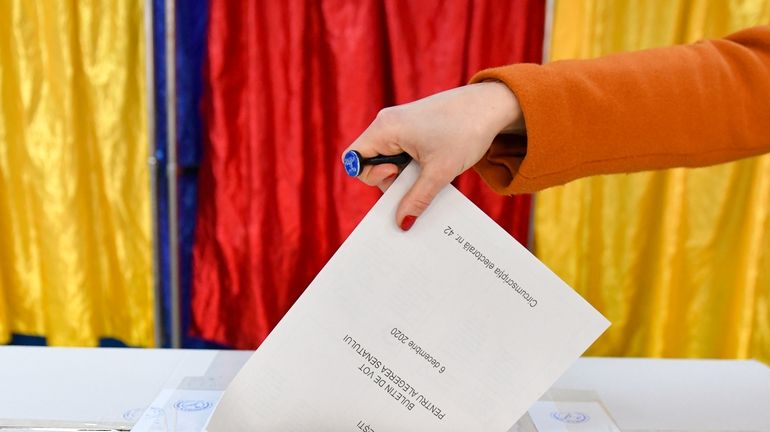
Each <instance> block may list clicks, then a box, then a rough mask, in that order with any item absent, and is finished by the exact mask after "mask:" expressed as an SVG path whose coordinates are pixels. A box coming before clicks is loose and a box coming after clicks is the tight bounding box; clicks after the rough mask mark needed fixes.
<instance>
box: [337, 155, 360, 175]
mask: <svg viewBox="0 0 770 432" xmlns="http://www.w3.org/2000/svg"><path fill="white" fill-rule="evenodd" d="M342 164H343V165H345V172H347V173H348V175H349V176H351V177H358V175H359V174H361V155H360V154H359V153H358V152H357V151H355V150H350V151H349V152H347V153H345V157H344V158H343V159H342Z"/></svg>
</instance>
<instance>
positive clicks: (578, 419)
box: [551, 411, 591, 424]
mask: <svg viewBox="0 0 770 432" xmlns="http://www.w3.org/2000/svg"><path fill="white" fill-rule="evenodd" d="M551 418H552V419H554V420H556V421H560V422H562V423H570V424H579V423H586V422H588V421H589V420H591V417H589V416H588V414H586V413H582V412H579V411H554V412H552V413H551Z"/></svg>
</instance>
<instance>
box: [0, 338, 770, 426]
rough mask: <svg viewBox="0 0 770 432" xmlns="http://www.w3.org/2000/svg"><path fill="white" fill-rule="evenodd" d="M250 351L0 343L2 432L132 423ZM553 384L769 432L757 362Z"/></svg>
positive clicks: (682, 417) (637, 416) (226, 370)
mask: <svg viewBox="0 0 770 432" xmlns="http://www.w3.org/2000/svg"><path fill="white" fill-rule="evenodd" d="M249 355H250V352H248V351H214V350H153V349H127V348H93V349H89V348H44V347H0V430H2V426H4V425H9V424H16V425H18V424H24V423H25V422H28V421H30V420H33V421H35V422H36V423H35V424H38V425H43V424H46V422H51V423H56V424H77V423H79V424H96V425H110V426H112V427H127V426H130V425H131V424H133V422H134V421H136V419H137V418H138V416H139V415H140V414H141V410H142V409H143V408H144V407H147V406H148V405H149V404H150V403H151V402H152V401H153V399H154V398H155V397H156V396H157V395H158V393H159V392H160V391H161V390H163V389H164V388H175V387H176V386H177V385H179V383H180V382H182V380H184V379H185V377H201V376H206V377H209V378H211V377H212V376H216V377H218V379H219V381H220V382H223V380H224V381H227V380H229V379H231V378H232V376H233V375H234V374H235V373H236V372H237V370H238V369H239V368H240V366H241V365H242V364H243V363H244V362H245V361H246V359H247V358H248V356H249ZM212 365H216V366H212ZM211 379H212V380H213V378H211ZM553 388H554V389H573V390H586V391H593V392H595V393H596V394H597V395H598V396H599V398H600V399H601V401H602V402H603V403H604V405H605V406H606V408H607V409H608V411H609V412H610V414H611V415H612V416H613V418H614V419H615V421H616V422H617V423H618V426H620V428H621V429H622V430H624V431H653V430H655V431H658V430H660V431H765V432H770V368H768V367H767V366H765V365H763V364H761V363H759V362H755V361H738V360H657V359H617V358H581V359H579V360H578V361H577V362H576V363H575V364H574V366H573V367H572V368H571V369H569V370H568V371H567V372H566V373H565V374H564V375H563V376H562V377H561V378H560V379H559V381H557V383H556V384H555V385H554V386H553Z"/></svg>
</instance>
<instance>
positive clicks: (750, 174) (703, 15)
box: [535, 0, 770, 361]
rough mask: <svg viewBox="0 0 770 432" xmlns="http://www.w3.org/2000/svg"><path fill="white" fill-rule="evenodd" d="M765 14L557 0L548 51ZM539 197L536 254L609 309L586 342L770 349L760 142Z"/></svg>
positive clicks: (769, 246) (766, 14)
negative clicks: (607, 323) (744, 151)
mask: <svg viewBox="0 0 770 432" xmlns="http://www.w3.org/2000/svg"><path fill="white" fill-rule="evenodd" d="M763 23H765V24H767V23H770V1H767V0H761V1H760V0H746V1H738V0H735V1H711V0H700V1H687V0H677V1H674V0H656V1H643V2H641V1H632V0H629V1H618V0H581V1H571V0H558V1H557V3H556V6H555V11H554V24H553V35H552V44H551V47H550V48H551V51H550V52H551V60H558V59H566V58H590V57H597V56H601V55H604V54H608V53H611V52H618V51H630V50H637V49H642V48H649V47H656V46H666V45H672V44H679V43H687V42H693V41H696V40H698V39H702V38H713V37H721V36H724V35H726V34H728V33H730V32H733V31H736V30H740V29H741V28H745V27H750V26H754V25H757V24H763ZM628 103H633V101H628ZM596 121H601V119H596ZM536 200H537V201H536V210H535V245H536V250H537V254H538V255H539V256H540V258H541V259H543V261H545V262H546V264H547V265H548V266H549V267H551V268H552V269H553V270H554V271H555V272H556V273H557V274H559V275H560V276H561V277H562V278H564V279H565V280H566V281H567V282H568V283H570V284H571V285H572V286H573V287H575V289H577V290H578V291H579V292H580V293H581V294H582V295H583V296H584V297H586V299H587V300H588V301H590V302H591V303H593V304H594V305H595V306H596V307H597V308H598V309H599V310H601V311H602V312H603V313H604V314H605V315H606V316H607V317H608V318H609V319H610V320H611V321H612V323H613V325H612V327H611V328H610V330H608V332H607V333H606V334H605V335H604V336H602V338H601V339H599V340H598V341H597V342H596V343H595V344H594V346H593V347H592V348H591V349H590V350H589V352H588V354H591V355H612V356H651V357H716V358H752V357H754V358H759V359H762V360H764V361H770V272H768V270H769V269H770V156H763V157H759V158H753V159H748V160H743V161H739V162H735V163H730V164H723V165H719V166H714V167H709V168H699V169H689V170H688V169H673V170H668V171H658V172H648V173H639V174H632V175H613V176H599V177H594V178H588V179H583V180H579V181H575V182H572V183H570V184H568V185H566V186H563V187H557V188H553V189H551V190H547V191H544V192H542V193H540V194H538V195H537V198H536Z"/></svg>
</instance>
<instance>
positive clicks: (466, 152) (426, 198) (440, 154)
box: [343, 82, 524, 231]
mask: <svg viewBox="0 0 770 432" xmlns="http://www.w3.org/2000/svg"><path fill="white" fill-rule="evenodd" d="M501 132H513V133H523V132H524V119H523V116H522V113H521V108H520V107H519V103H518V101H517V100H516V97H515V96H514V95H513V93H512V92H511V91H510V90H509V89H508V87H506V86H505V85H504V84H502V83H499V82H483V83H478V84H471V85H467V86H464V87H458V88H456V89H452V90H448V91H445V92H441V93H437V94H435V95H433V96H429V97H426V98H425V99H420V100H418V101H415V102H412V103H408V104H405V105H399V106H394V107H390V108H385V109H383V110H382V111H380V112H379V114H378V115H377V118H375V119H374V121H373V122H372V124H371V125H369V127H368V128H367V129H366V130H365V131H364V133H362V134H361V136H360V137H358V139H356V140H355V141H354V142H353V144H351V145H350V147H348V149H347V150H345V152H347V151H348V150H356V151H358V152H359V153H360V154H361V156H363V157H365V158H366V157H372V156H376V155H395V154H398V153H401V152H407V153H409V155H411V156H412V158H414V159H415V160H416V161H417V162H419V163H420V166H421V167H422V172H421V174H420V177H419V178H418V179H417V181H416V182H415V183H414V185H412V188H411V189H410V190H409V191H408V192H407V193H406V195H404V197H403V198H402V199H401V203H400V204H399V206H398V210H397V211H396V222H397V223H398V225H399V226H400V227H401V229H403V230H405V231H406V230H408V229H409V228H411V227H412V225H413V224H414V221H415V220H416V219H417V217H419V216H420V215H421V214H422V212H423V211H425V209H426V208H428V205H430V203H431V201H433V198H434V197H435V196H436V194H438V192H439V191H440V190H441V189H442V188H444V186H446V185H447V184H449V183H450V182H451V181H452V180H454V178H455V177H457V176H458V175H460V174H461V173H462V172H464V171H465V170H467V169H468V168H470V167H472V166H473V165H474V164H475V163H476V162H478V161H479V160H480V159H481V157H482V156H484V154H485V153H486V152H487V149H489V146H490V145H491V144H492V140H493V139H494V138H495V136H496V135H497V134H499V133H501ZM343 155H344V153H343ZM397 174H398V167H397V166H396V165H393V164H385V165H373V166H366V167H364V169H363V171H362V173H361V175H360V176H359V179H361V181H363V182H364V183H366V184H368V185H370V186H379V187H380V188H381V189H383V190H385V189H387V188H388V187H389V186H390V185H391V183H393V181H394V180H395V178H396V175H397Z"/></svg>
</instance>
